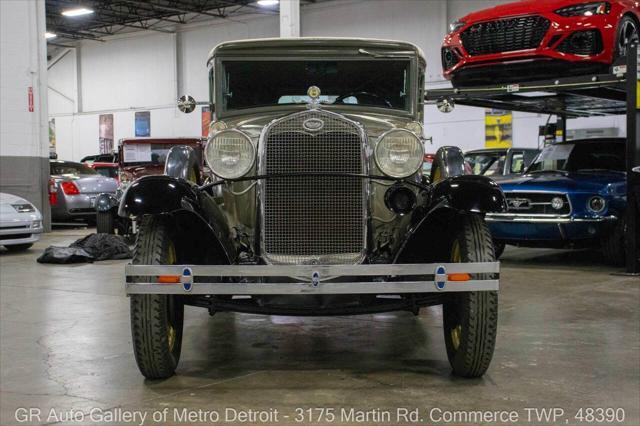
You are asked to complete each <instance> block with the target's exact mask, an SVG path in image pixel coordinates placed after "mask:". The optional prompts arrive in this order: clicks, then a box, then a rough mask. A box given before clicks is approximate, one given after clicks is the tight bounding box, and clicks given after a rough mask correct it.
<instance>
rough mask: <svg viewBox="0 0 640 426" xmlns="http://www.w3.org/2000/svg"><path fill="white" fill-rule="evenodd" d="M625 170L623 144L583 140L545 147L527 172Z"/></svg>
mask: <svg viewBox="0 0 640 426" xmlns="http://www.w3.org/2000/svg"><path fill="white" fill-rule="evenodd" d="M589 170H612V171H620V172H622V171H624V170H625V146H624V144H622V143H615V142H584V143H577V144H571V143H568V144H558V145H549V146H547V147H545V148H544V149H543V150H542V152H541V153H540V155H538V157H537V158H536V159H535V161H534V162H533V163H532V164H531V167H529V169H528V170H527V173H542V172H554V171H563V172H579V171H589Z"/></svg>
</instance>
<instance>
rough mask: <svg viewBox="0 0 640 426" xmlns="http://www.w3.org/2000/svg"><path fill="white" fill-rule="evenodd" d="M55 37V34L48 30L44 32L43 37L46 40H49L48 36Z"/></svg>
mask: <svg viewBox="0 0 640 426" xmlns="http://www.w3.org/2000/svg"><path fill="white" fill-rule="evenodd" d="M56 37H58V36H57V35H56V34H54V33H50V32H49V31H47V32H46V33H44V38H46V39H47V40H49V39H50V38H56Z"/></svg>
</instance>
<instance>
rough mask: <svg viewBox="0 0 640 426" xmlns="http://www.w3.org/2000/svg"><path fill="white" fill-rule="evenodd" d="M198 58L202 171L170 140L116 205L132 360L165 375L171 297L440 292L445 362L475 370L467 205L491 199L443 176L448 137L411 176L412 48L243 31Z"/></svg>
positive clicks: (483, 239) (478, 216)
mask: <svg viewBox="0 0 640 426" xmlns="http://www.w3.org/2000/svg"><path fill="white" fill-rule="evenodd" d="M208 65H209V73H210V74H209V81H210V104H211V111H213V114H212V117H211V118H212V124H211V128H210V129H211V132H210V134H209V138H208V142H207V145H206V147H205V154H204V157H205V160H206V162H207V164H208V166H209V168H210V170H211V172H212V173H213V174H214V175H215V180H212V181H210V182H209V183H207V184H204V185H198V182H196V181H195V179H193V177H191V176H190V175H189V173H188V172H189V168H190V166H189V164H190V161H189V158H191V156H192V155H193V152H192V150H190V149H185V150H182V151H180V152H175V153H174V151H172V152H170V153H169V159H168V160H167V163H168V164H169V163H171V164H172V167H171V168H169V167H167V169H166V170H165V172H166V175H162V176H160V175H157V176H145V177H142V178H140V179H137V180H136V181H135V182H133V183H132V184H131V185H129V187H128V188H127V190H126V192H125V194H124V195H123V197H122V201H121V203H120V208H119V214H120V215H121V216H124V217H133V218H136V220H138V221H139V232H138V236H137V241H136V247H135V255H134V258H133V261H132V264H131V265H127V266H126V269H125V271H126V285H125V288H126V292H127V294H128V295H129V296H130V303H131V330H132V341H133V349H134V353H135V358H136V361H137V364H138V367H139V369H140V371H141V372H142V374H143V375H144V376H145V377H147V378H150V379H158V378H165V377H168V376H170V375H172V374H173V373H174V371H175V369H176V367H177V365H178V359H179V356H180V349H181V344H182V343H181V341H182V330H183V310H184V305H192V306H198V307H202V308H206V309H208V310H209V312H210V313H211V314H213V313H216V312H224V311H234V312H247V313H257V314H267V315H300V316H304V315H317V316H326V315H348V314H354V315H355V314H366V313H375V312H386V311H409V312H413V313H414V314H417V313H418V312H419V309H420V308H421V307H425V306H432V305H443V306H444V307H443V320H444V325H443V328H444V338H445V343H446V348H447V355H448V358H449V361H450V363H451V365H452V368H453V372H454V373H455V374H457V375H460V376H464V377H478V376H481V375H482V374H484V372H485V371H486V370H487V368H488V367H489V364H490V362H491V358H492V355H493V349H494V344H495V338H496V333H497V315H498V294H497V290H498V286H499V263H498V262H496V261H495V259H494V253H493V244H492V241H491V235H490V233H489V230H488V227H487V225H486V224H485V221H484V215H485V213H487V212H499V211H503V209H504V208H505V200H504V195H503V193H502V191H501V190H500V188H499V187H498V186H497V185H496V184H495V183H494V182H493V181H491V180H490V179H489V178H486V177H484V176H458V175H459V174H461V173H460V170H462V168H463V163H464V162H463V158H462V152H461V151H460V150H459V149H457V148H451V147H449V148H440V150H438V152H437V153H436V154H437V155H436V159H435V161H434V166H433V169H432V173H431V176H432V179H431V183H429V182H428V181H427V180H426V179H423V176H422V165H423V160H424V147H423V144H424V139H423V129H422V124H421V123H423V119H424V105H423V99H424V93H423V90H424V81H425V80H424V78H425V67H426V62H425V58H424V55H423V54H422V52H421V51H420V49H419V48H417V47H416V46H415V45H413V44H410V43H405V42H398V41H385V40H367V39H339V38H296V39H261V40H245V41H235V42H227V43H223V44H220V45H218V46H217V47H216V48H214V49H213V50H212V52H211V54H210V56H209V60H208ZM256 76H259V78H256ZM196 105H197V103H196V101H195V100H194V99H193V98H192V97H188V96H183V97H182V98H181V99H180V102H179V108H180V109H181V110H183V111H185V112H190V111H193V110H194V109H195V107H196ZM174 154H176V155H174ZM185 154H187V155H185ZM192 162H193V161H191V163H192ZM181 165H182V166H181Z"/></svg>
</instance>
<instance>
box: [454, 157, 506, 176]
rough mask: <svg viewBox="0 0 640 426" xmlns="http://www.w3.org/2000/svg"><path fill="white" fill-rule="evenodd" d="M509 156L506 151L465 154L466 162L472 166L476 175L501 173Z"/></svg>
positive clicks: (472, 171) (472, 170)
mask: <svg viewBox="0 0 640 426" xmlns="http://www.w3.org/2000/svg"><path fill="white" fill-rule="evenodd" d="M506 158H507V155H506V153H504V152H482V153H479V152H478V153H469V154H467V155H465V156H464V160H465V162H466V163H467V164H468V165H469V167H471V173H472V174H474V175H484V176H493V175H501V174H502V171H503V170H504V162H505V160H506Z"/></svg>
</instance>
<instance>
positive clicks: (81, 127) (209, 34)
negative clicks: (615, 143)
mask: <svg viewBox="0 0 640 426" xmlns="http://www.w3.org/2000/svg"><path fill="white" fill-rule="evenodd" d="M504 2H506V0H343V1H333V2H328V3H320V4H317V5H313V6H305V7H303V8H302V9H301V12H300V14H301V32H302V35H303V36H331V37H342V36H344V37H374V38H391V39H399V40H406V41H410V42H413V43H415V44H417V45H418V46H420V47H421V48H422V49H423V51H424V52H425V55H426V57H427V64H428V68H427V80H428V87H439V86H441V85H442V84H443V83H444V81H443V78H442V73H441V65H440V45H441V42H442V39H443V37H444V34H445V32H446V30H447V26H448V23H449V21H452V20H455V19H456V18H459V17H461V16H463V15H465V14H467V13H469V12H471V11H473V10H477V9H480V8H484V7H490V6H492V5H497V4H500V3H504ZM278 25H279V22H278V16H277V15H258V16H256V15H254V16H240V17H236V18H234V19H233V20H219V21H211V22H208V23H207V24H205V25H198V26H195V27H192V28H188V29H186V30H180V32H178V33H177V34H175V35H174V34H163V33H157V32H145V33H136V34H137V35H132V36H126V37H121V38H117V39H115V40H110V41H107V42H105V43H99V42H94V41H85V42H82V43H81V45H80V48H79V49H78V54H76V53H75V52H74V53H73V54H69V55H67V56H65V57H64V58H63V59H62V60H61V61H60V62H59V63H57V64H56V65H54V66H53V67H52V68H51V70H50V76H49V80H50V81H49V85H50V87H51V90H50V91H49V93H50V102H49V108H50V114H51V116H54V117H56V133H57V144H58V153H59V156H60V158H71V159H76V160H77V159H79V158H81V157H82V156H84V155H88V154H91V153H95V152H97V150H98V136H97V135H98V115H99V114H100V113H104V112H113V113H114V137H115V139H116V140H118V139H120V138H123V137H131V136H133V135H134V133H133V123H134V112H135V111H136V110H150V111H151V136H156V137H162V136H197V135H199V134H200V114H199V109H197V110H196V112H195V113H193V114H190V115H184V114H181V113H179V112H177V109H176V108H175V106H174V105H175V99H176V98H177V96H178V94H183V93H188V94H191V95H192V96H194V97H195V98H196V99H198V100H207V99H208V89H207V86H208V77H207V68H206V59H207V55H208V53H209V51H210V50H211V48H212V47H213V46H215V45H216V44H218V43H220V42H223V41H228V40H234V39H236V40H237V39H246V38H261V37H277V36H278V34H279V27H278ZM78 58H79V61H78ZM78 62H79V66H77V65H78ZM77 69H79V70H80V72H79V74H78V73H76V70H77ZM78 82H79V83H78ZM444 84H448V83H444ZM78 85H79V87H80V90H78V89H77V86H78ZM54 88H55V89H56V90H57V91H58V92H62V93H63V94H64V95H65V96H67V97H68V98H71V99H74V100H75V102H70V101H69V100H68V99H66V98H65V97H63V96H60V94H59V93H53V94H52V92H53V89H54ZM78 95H79V96H78ZM74 108H75V109H74ZM546 119H547V117H546V116H544V117H543V116H537V115H534V114H521V113H517V114H515V122H514V143H515V145H520V146H535V145H536V143H537V137H536V135H537V132H538V126H539V125H542V124H544V122H545V121H546ZM620 120H622V122H621V123H620ZM425 121H426V123H425V124H426V134H427V135H428V136H432V137H433V139H434V145H433V147H432V149H433V150H434V151H435V150H436V149H437V147H439V146H442V145H447V144H456V145H459V146H460V147H462V148H463V149H469V148H479V147H482V146H483V145H484V110H482V109H479V108H463V107H458V108H457V109H456V110H455V112H454V113H452V114H448V115H446V114H442V113H440V112H438V111H437V110H436V109H435V108H434V107H427V119H426V120H425ZM599 125H602V126H604V127H613V126H615V125H618V126H621V127H624V119H611V118H607V119H604V120H602V119H601V120H595V121H590V120H586V121H581V120H572V121H571V122H570V124H569V126H570V127H597V126H599ZM428 149H429V148H428Z"/></svg>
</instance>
